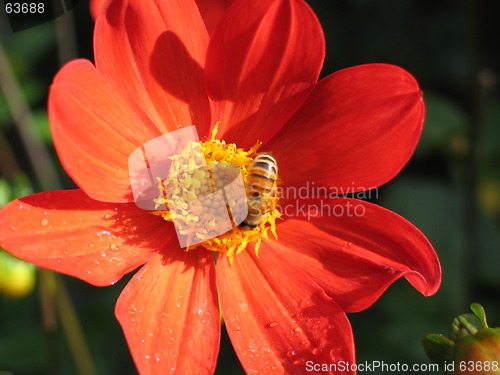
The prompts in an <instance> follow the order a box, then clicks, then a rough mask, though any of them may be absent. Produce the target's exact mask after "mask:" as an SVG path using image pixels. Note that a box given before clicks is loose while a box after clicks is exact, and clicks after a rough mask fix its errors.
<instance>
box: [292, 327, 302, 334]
mask: <svg viewBox="0 0 500 375" xmlns="http://www.w3.org/2000/svg"><path fill="white" fill-rule="evenodd" d="M294 331H295V333H302V328H300V327H297V328H295V329H294Z"/></svg>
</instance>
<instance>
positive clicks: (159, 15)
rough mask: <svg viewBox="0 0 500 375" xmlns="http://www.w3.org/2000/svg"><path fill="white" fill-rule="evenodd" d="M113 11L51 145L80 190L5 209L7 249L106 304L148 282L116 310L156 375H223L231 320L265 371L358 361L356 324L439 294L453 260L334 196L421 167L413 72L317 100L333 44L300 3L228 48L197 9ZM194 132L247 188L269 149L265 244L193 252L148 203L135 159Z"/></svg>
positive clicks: (52, 108)
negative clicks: (416, 295)
mask: <svg viewBox="0 0 500 375" xmlns="http://www.w3.org/2000/svg"><path fill="white" fill-rule="evenodd" d="M104 12H105V16H104V13H103V14H102V16H101V17H99V18H98V20H97V22H96V26H95V39H94V48H95V66H94V65H93V64H92V63H90V62H89V61H86V60H76V61H72V62H70V63H68V64H67V65H66V66H64V67H63V68H62V69H61V71H60V72H59V73H58V74H57V76H56V77H55V79H54V83H53V85H52V87H51V89H50V95H49V116H50V123H51V129H52V133H53V137H54V142H55V145H56V148H57V151H58V154H59V157H60V159H61V161H62V163H63V165H64V167H65V169H66V171H67V172H68V173H69V175H70V176H71V177H72V178H73V179H74V181H75V182H76V183H77V184H78V186H79V187H80V189H78V190H70V191H58V192H47V193H40V194H35V195H32V196H29V197H25V198H21V199H19V200H16V201H14V202H11V203H10V204H8V205H7V206H5V207H4V208H3V209H2V210H1V211H0V245H1V246H3V247H4V248H5V249H7V250H8V251H10V252H11V253H13V254H15V255H17V256H18V257H21V258H23V259H26V260H28V261H31V262H33V263H35V264H37V265H39V266H41V267H46V268H49V269H52V270H55V271H58V272H62V273H66V274H68V275H72V276H75V277H78V278H81V279H83V280H85V281H87V282H89V283H91V284H94V285H98V286H104V285H110V284H113V283H115V282H116V281H117V280H118V279H120V278H121V277H122V276H123V275H125V274H126V273H128V272H130V271H132V270H134V269H135V268H137V267H138V266H141V265H142V264H145V265H144V266H143V267H142V268H141V269H140V270H139V271H138V272H137V273H136V274H135V275H134V277H133V278H132V279H131V281H130V282H129V284H128V285H127V286H126V287H125V289H124V291H123V292H122V294H121V295H120V297H119V299H118V302H117V304H116V311H115V312H116V316H117V318H118V320H119V322H120V324H121V326H122V327H123V330H124V333H125V336H126V339H127V342H128V344H129V347H130V350H131V352H132V356H133V358H134V361H135V363H136V365H137V367H138V369H139V372H140V373H141V374H167V373H175V374H192V373H199V374H211V373H213V372H214V369H215V366H216V360H217V354H218V348H219V339H220V316H219V312H220V311H222V315H223V316H224V321H225V324H226V326H227V330H228V333H229V336H230V338H231V341H232V343H233V345H234V348H235V350H236V353H237V354H238V357H239V359H240V361H241V363H242V365H243V367H244V368H245V370H246V371H247V372H248V373H258V374H285V373H286V374H302V373H305V372H306V365H307V364H308V363H309V364H311V363H322V364H324V363H336V362H337V361H340V360H343V361H347V362H350V363H354V361H355V358H354V342H353V337H352V331H351V327H350V324H349V321H348V320H347V317H346V315H345V312H354V311H359V310H363V309H365V308H367V307H368V306H370V305H371V304H372V303H373V302H374V301H375V300H376V299H377V298H378V297H379V296H380V295H381V293H383V291H384V290H385V289H386V288H387V287H388V286H389V285H390V284H391V283H392V282H393V281H394V280H396V279H398V278H400V277H402V276H404V277H405V278H406V279H407V280H408V281H409V282H410V283H411V284H412V285H413V286H414V287H415V288H416V289H418V290H419V291H420V292H422V293H423V294H424V295H430V294H433V293H435V291H436V290H437V288H438V286H439V283H440V277H441V271H440V266H439V261H438V259H437V257H436V254H435V252H434V250H433V248H432V246H431V245H430V244H429V242H428V240H427V239H426V238H425V236H424V235H423V234H422V233H421V232H420V231H419V230H418V229H417V228H415V227H414V226H413V225H412V224H410V223H409V222H407V221H406V220H404V219H403V218H402V217H400V216H398V215H396V214H395V213H393V212H390V211H388V210H386V209H384V208H381V207H378V206H376V205H374V204H371V203H367V202H364V201H360V200H356V199H349V198H344V197H334V196H333V194H332V192H337V193H339V194H342V193H345V192H356V191H362V190H365V189H368V188H373V187H377V186H379V185H381V184H383V183H385V182H386V181H388V180H390V179H391V178H392V177H394V176H395V175H396V174H397V173H398V172H399V171H400V169H401V168H402V167H403V166H404V165H405V163H406V162H407V161H408V159H409V158H410V156H411V154H412V153H413V150H414V148H415V146H416V143H417V141H418V138H419V136H420V132H421V129H422V123H423V117H424V105H423V101H422V93H421V91H420V89H419V87H418V85H417V83H416V81H415V79H414V78H413V77H412V76H411V75H410V74H408V73H407V72H406V71H404V70H403V69H401V68H398V67H395V66H391V65H385V64H373V65H363V66H357V67H353V68H350V69H345V70H341V71H339V72H337V73H334V74H332V75H330V76H328V77H326V78H325V79H323V80H321V81H319V82H317V79H318V76H319V73H320V70H321V66H322V62H323V59H324V39H323V34H322V30H321V27H320V25H319V23H318V20H317V19H316V17H315V15H314V14H313V12H312V11H311V9H310V8H309V7H308V6H307V5H306V3H305V2H304V1H302V0H273V1H269V0H242V1H237V2H235V4H234V5H233V6H232V7H231V8H230V9H229V10H228V11H227V13H226V14H225V16H224V18H223V19H222V20H221V22H220V23H219V24H218V25H217V27H216V28H215V30H214V32H213V34H212V37H211V39H209V37H208V34H207V30H206V28H205V26H204V23H203V21H202V19H201V17H200V14H199V12H198V9H197V7H196V5H195V3H194V1H193V0H169V1H161V0H150V1H132V0H117V1H111V2H109V3H108V5H107V8H106V9H104ZM216 123H219V126H218V131H217V133H215V132H214V135H215V134H216V136H215V137H211V134H212V131H213V130H214V126H215V124H216ZM193 124H195V125H196V128H197V131H198V134H199V135H200V140H201V146H202V148H203V151H204V154H205V157H206V158H207V161H221V160H222V161H226V162H229V163H232V164H235V165H238V166H240V168H241V170H242V173H243V174H245V173H246V171H247V169H248V165H249V164H250V163H251V162H252V160H253V158H254V157H255V155H256V153H255V148H252V146H254V145H256V144H257V145H259V144H260V143H259V142H261V143H262V146H261V147H260V149H259V152H260V151H266V152H271V153H272V155H273V156H274V158H275V159H276V160H277V163H278V165H279V173H280V174H279V179H280V181H281V182H280V185H279V188H280V191H281V193H282V195H281V197H280V200H279V202H277V205H276V207H275V209H274V210H272V211H271V212H268V214H267V215H266V217H265V219H264V220H263V222H262V223H261V224H260V225H259V226H258V227H257V228H256V229H254V230H250V231H243V230H241V229H239V228H234V229H233V230H232V231H230V232H228V233H225V234H224V235H222V236H219V237H218V238H216V239H214V240H213V241H206V242H203V243H201V244H199V246H195V247H192V248H190V249H189V250H188V251H185V249H181V248H180V247H179V244H178V242H177V239H176V236H175V230H174V226H173V225H172V223H170V222H168V221H169V220H171V218H169V215H168V212H167V211H153V212H152V211H147V210H143V209H140V208H138V207H137V206H136V205H135V203H134V201H133V198H132V194H131V187H130V180H129V175H128V172H127V161H128V157H129V155H130V154H131V153H132V151H133V150H134V149H136V148H137V147H139V146H141V145H142V144H144V143H146V142H148V141H149V140H151V139H154V138H156V137H158V136H160V135H162V134H164V133H168V132H171V131H174V130H177V129H178V128H179V127H186V126H190V125H193ZM319 187H323V188H325V189H327V190H324V189H321V190H320V189H319ZM301 188H302V190H300V189H301ZM304 189H305V190H307V194H305V195H304V194H303V191H304ZM325 191H327V194H325ZM293 192H302V193H300V194H301V195H295V196H294V194H292V193H293ZM319 195H321V197H320V198H318V196H319ZM279 210H281V214H280V213H279V212H278V211H279ZM280 215H281V218H280V219H278V217H279V216H280ZM276 219H277V220H276ZM269 231H270V232H275V233H276V234H277V239H276V238H275V237H274V236H273V235H270V234H269V235H268V232H269ZM257 244H260V250H259V255H258V256H257V255H256V251H255V250H256V249H255V247H256V245H257ZM214 254H216V256H215V257H214ZM214 258H215V261H214ZM308 361H312V362H308ZM331 373H335V371H332V372H331ZM344 373H346V374H353V373H355V372H354V371H345V372H344Z"/></svg>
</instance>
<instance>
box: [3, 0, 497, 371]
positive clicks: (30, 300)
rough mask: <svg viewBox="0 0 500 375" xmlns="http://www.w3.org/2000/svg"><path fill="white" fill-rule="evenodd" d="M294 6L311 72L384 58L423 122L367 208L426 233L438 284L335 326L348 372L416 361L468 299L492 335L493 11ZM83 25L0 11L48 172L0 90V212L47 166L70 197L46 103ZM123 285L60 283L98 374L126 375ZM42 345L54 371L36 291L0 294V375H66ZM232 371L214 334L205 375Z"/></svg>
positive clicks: (479, 7) (452, 6)
mask: <svg viewBox="0 0 500 375" xmlns="http://www.w3.org/2000/svg"><path fill="white" fill-rule="evenodd" d="M308 2H309V4H310V5H311V7H312V8H313V9H314V10H315V12H316V14H317V15H318V17H319V18H320V21H321V23H322V25H323V27H324V30H325V34H326V38H327V59H326V62H325V66H324V70H323V76H324V75H327V74H329V73H332V72H334V71H336V70H338V69H341V68H344V67H349V66H353V65H357V64H362V63H371V62H385V63H391V64H396V65H400V66H402V67H403V68H405V69H407V70H408V71H410V72H411V73H412V74H413V75H414V76H415V77H416V78H417V80H418V81H419V82H420V85H421V87H422V89H423V91H424V98H425V101H426V108H427V116H426V125H425V129H424V133H423V135H422V139H421V141H420V144H419V146H418V149H417V151H416V153H415V155H414V157H413V158H412V160H411V161H410V162H409V164H408V165H407V166H406V167H405V169H404V170H403V171H402V172H401V173H400V174H399V175H398V176H397V177H396V178H395V179H394V180H393V181H391V182H390V183H388V184H386V185H385V186H383V187H381V188H380V189H379V197H378V199H377V200H376V201H375V203H377V204H380V205H382V206H384V207H387V208H389V209H391V210H393V211H395V212H397V213H399V214H401V215H402V216H404V217H405V218H407V219H408V220H409V221H411V222H412V223H414V224H415V225H416V226H417V227H418V228H420V229H421V230H422V231H423V232H424V233H425V234H426V235H427V236H428V238H429V240H430V241H431V243H432V244H433V245H434V247H435V249H436V251H437V253H438V255H439V257H440V259H441V262H442V269H443V284H442V287H441V289H440V291H439V292H438V293H437V294H436V295H435V296H433V297H430V298H424V297H423V296H421V295H420V294H419V293H418V292H416V291H415V290H414V289H413V288H412V287H410V285H409V284H408V283H406V282H405V281H404V280H401V281H398V282H396V283H395V284H394V285H392V286H391V287H390V288H389V289H388V291H387V292H386V293H385V294H384V295H383V296H382V297H381V298H380V300H379V301H378V302H376V303H375V304H374V305H373V306H372V307H371V308H370V309H368V310H366V311H363V312H361V313H356V314H349V318H350V319H351V322H352V324H353V329H354V332H355V339H356V344H357V358H358V361H359V362H364V361H372V360H378V361H384V362H386V363H397V362H399V363H407V364H410V365H411V364H414V363H428V360H427V358H426V357H425V354H424V351H423V349H422V347H421V339H422V338H423V337H424V336H425V335H426V334H427V333H431V332H436V333H447V331H448V328H449V326H450V323H451V321H452V319H453V317H455V316H457V315H459V314H462V313H465V312H469V311H468V306H469V304H470V303H472V302H479V303H481V304H482V305H483V306H484V307H485V309H486V311H487V313H488V318H489V322H490V324H491V325H492V326H499V325H500V271H499V269H500V267H499V265H500V230H499V228H500V100H499V94H500V93H499V72H500V58H499V54H500V48H498V47H499V46H500V40H499V38H500V33H498V30H497V19H496V17H498V14H500V5H499V3H498V2H497V1H495V0H479V1H475V0H459V1H456V0H455V1H452V0H438V1H431V0H378V1H373V0H328V1H327V0H309V1H308ZM2 12H3V9H2ZM58 28H62V29H63V30H72V29H73V28H74V30H75V33H74V35H75V40H74V41H72V40H71V38H66V39H65V40H62V41H61V40H59V41H58V35H59V36H61V31H57V29H58ZM92 29H93V22H92V20H91V18H90V15H89V12H88V4H87V2H86V1H83V0H82V1H80V3H79V4H78V5H77V6H76V7H75V8H74V9H73V10H72V11H71V12H70V13H69V14H68V15H65V16H63V17H61V18H59V19H58V20H57V21H53V22H49V23H46V24H43V25H40V26H37V27H34V28H32V29H28V30H25V31H21V32H17V33H12V31H11V30H10V28H9V25H8V23H7V21H6V18H5V14H2V15H1V18H0V42H1V46H2V48H3V51H4V53H5V54H6V56H7V58H8V61H9V63H10V66H11V67H12V69H13V71H14V76H15V79H16V81H17V83H18V84H19V85H20V87H21V89H22V93H23V97H24V98H25V100H26V101H27V103H28V105H29V108H30V109H31V112H32V114H33V117H32V121H30V122H29V125H30V128H29V135H30V137H31V139H32V142H34V143H36V144H39V145H42V146H44V147H46V148H47V149H48V150H49V155H50V162H51V164H52V165H50V166H47V165H46V166H45V167H44V168H48V169H47V170H43V171H40V170H38V171H36V170H35V169H34V167H33V166H32V165H31V164H30V163H29V160H28V157H27V149H26V147H25V146H24V145H23V143H22V141H21V136H20V133H19V131H18V128H17V127H16V125H15V121H14V119H13V115H12V113H10V112H9V110H8V108H7V105H6V99H7V98H6V97H5V96H2V95H5V94H4V93H3V94H1V93H0V173H1V175H0V204H2V205H3V204H5V203H6V202H8V201H9V200H11V199H14V198H15V197H19V196H22V195H27V194H30V193H31V192H36V191H41V189H42V187H41V185H40V181H39V180H38V179H37V178H36V173H35V172H39V173H40V172H41V173H42V174H46V173H50V169H52V168H53V169H55V173H57V175H58V176H59V178H61V179H62V181H63V183H64V187H65V188H72V187H74V184H73V183H72V182H71V180H70V179H69V178H68V177H67V176H66V175H65V174H64V171H63V170H62V168H61V166H60V164H59V161H58V160H57V158H56V156H55V152H54V149H53V145H52V141H51V137H50V132H49V128H48V120H47V113H46V97H47V90H48V87H49V85H50V82H51V80H52V78H53V77H54V75H55V73H56V72H57V71H58V69H59V68H60V66H61V63H62V61H67V60H69V59H71V58H75V57H85V58H89V59H91V60H92V56H93V55H92ZM63 32H64V31H63ZM69 36H70V35H69ZM66 37H68V35H66ZM58 43H62V45H64V46H66V47H65V49H64V50H65V52H66V54H67V56H60V55H58ZM8 150H9V151H8ZM11 155H13V156H14V158H12V157H10V156H11ZM0 251H1V250H0ZM128 279H129V277H126V278H125V279H124V280H121V281H120V282H119V283H117V284H116V285H114V286H111V287H107V288H96V287H92V286H89V285H87V284H85V283H84V282H82V281H79V280H76V279H73V278H70V277H63V280H64V283H65V285H66V286H67V288H68V290H69V293H70V296H71V299H72V302H73V304H74V306H75V309H76V312H77V315H78V317H79V320H80V324H81V326H82V329H83V332H84V334H85V337H86V340H87V342H88V346H89V348H90V352H91V356H92V358H93V360H94V361H95V364H96V368H97V373H98V374H103V375H107V374H111V375H113V374H120V375H127V374H136V373H137V372H136V370H135V367H134V365H133V363H132V360H131V358H130V354H129V352H128V349H127V346H126V344H125V341H124V338H123V335H122V333H121V329H120V327H119V325H118V323H117V322H116V320H115V318H114V315H113V309H114V303H115V301H116V299H117V297H118V295H119V293H120V291H121V290H122V289H123V287H124V286H125V285H126V282H127V280H128ZM55 339H56V340H55V341H53V342H52V343H51V344H50V345H52V346H53V352H55V353H56V354H57V355H56V357H55V358H57V362H56V364H55V365H54V363H53V358H54V357H53V356H52V355H51V354H50V352H51V349H48V348H47V336H46V334H45V333H44V329H43V326H42V323H41V312H40V304H39V296H38V286H37V287H36V288H35V290H34V291H33V292H31V293H30V294H29V295H28V296H26V297H24V298H19V299H13V298H8V297H5V296H2V295H0V374H1V375H35V374H36V375H40V374H49V373H51V374H52V373H53V374H57V373H59V374H75V373H76V370H75V365H74V363H73V361H72V360H71V357H70V355H69V352H68V348H67V344H66V341H65V339H64V336H63V333H62V330H61V328H60V325H58V328H57V330H56V335H55ZM240 373H243V371H242V370H241V367H240V365H239V362H238V360H237V358H236V357H235V355H234V353H233V351H232V349H231V345H230V343H229V340H228V339H227V336H226V335H225V336H224V337H223V343H222V348H221V354H220V361H219V367H218V370H217V374H220V375H222V374H240ZM413 373H415V372H413ZM423 373H424V372H422V374H423ZM429 373H430V372H425V374H429ZM415 374H416V373H415Z"/></svg>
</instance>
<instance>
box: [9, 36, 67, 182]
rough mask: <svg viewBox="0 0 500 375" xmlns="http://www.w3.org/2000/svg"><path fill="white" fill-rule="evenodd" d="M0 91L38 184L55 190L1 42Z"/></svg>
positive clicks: (53, 172) (50, 168) (54, 175)
mask: <svg viewBox="0 0 500 375" xmlns="http://www.w3.org/2000/svg"><path fill="white" fill-rule="evenodd" d="M0 89H1V90H2V91H3V94H4V97H5V102H6V104H7V108H8V109H9V112H10V114H11V115H12V118H13V119H14V123H15V125H16V127H17V129H18V132H19V135H20V137H21V140H22V142H23V144H24V149H25V150H26V153H27V155H28V158H29V161H30V164H31V165H32V167H33V171H34V173H35V176H36V178H37V180H38V183H39V184H40V186H41V187H42V189H44V190H55V189H56V188H58V186H59V185H60V184H59V178H58V176H57V173H56V170H55V168H54V166H53V165H52V161H51V159H50V156H49V154H48V152H47V150H46V149H45V147H43V145H41V144H40V142H39V140H38V139H37V138H36V137H34V136H33V134H32V130H31V129H36V126H35V120H34V118H33V115H32V113H31V110H30V108H29V105H28V103H27V102H26V99H25V98H24V96H23V92H22V90H21V87H20V85H19V83H18V82H17V79H16V77H15V75H14V72H13V71H12V69H11V67H10V64H9V61H8V59H7V56H6V54H5V51H4V48H3V45H2V44H1V42H0Z"/></svg>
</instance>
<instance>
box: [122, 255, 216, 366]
mask: <svg viewBox="0 0 500 375" xmlns="http://www.w3.org/2000/svg"><path fill="white" fill-rule="evenodd" d="M115 313H116V317H117V318H118V320H119V322H120V324H121V325H122V328H123V330H124V332H125V336H126V338H127V342H128V345H129V347H130V351H131V352H132V355H133V357H134V361H135V364H136V366H137V368H138V369H139V373H141V374H148V375H164V374H213V372H214V370H215V365H216V363H217V354H218V351H219V341H220V315H219V307H218V300H217V290H216V288H215V268H214V260H213V256H212V254H211V253H210V252H208V251H205V250H191V251H188V252H184V251H182V249H178V251H176V252H174V253H172V257H170V258H165V257H164V256H161V255H158V256H156V257H154V258H153V259H152V260H151V261H150V262H148V263H147V264H146V265H145V266H144V267H143V268H142V269H141V270H140V271H139V272H138V273H137V274H135V275H134V277H133V278H132V280H131V281H130V282H129V283H128V285H127V286H126V287H125V289H124V290H123V292H122V294H121V295H120V297H119V298H118V302H117V304H116V310H115Z"/></svg>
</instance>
